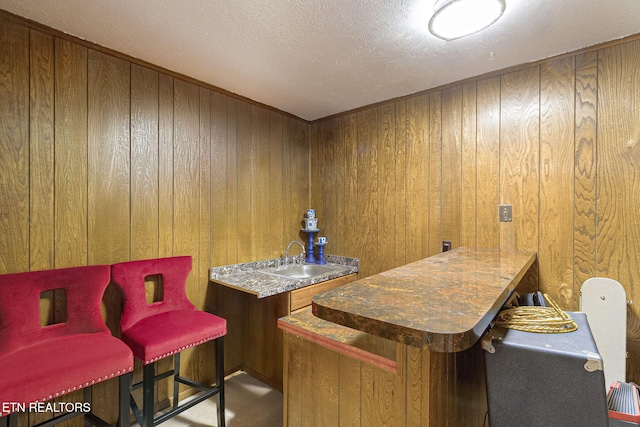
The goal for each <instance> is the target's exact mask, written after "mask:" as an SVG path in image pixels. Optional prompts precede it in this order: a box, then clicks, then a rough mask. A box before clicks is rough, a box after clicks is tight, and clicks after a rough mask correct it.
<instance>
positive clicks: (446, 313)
mask: <svg viewBox="0 0 640 427" xmlns="http://www.w3.org/2000/svg"><path fill="white" fill-rule="evenodd" d="M535 258H536V254H535V252H524V251H521V252H513V253H506V252H503V251H500V250H498V249H471V248H458V249H455V250H452V251H448V252H444V253H441V254H438V255H435V256H432V257H429V258H425V259H423V260H420V261H417V262H414V263H411V264H407V265H405V266H402V267H398V268H395V269H392V270H389V271H385V272H383V273H379V274H376V275H373V276H369V277H366V278H364V279H360V280H357V281H355V282H351V283H348V284H346V285H343V286H340V287H339V288H335V289H331V290H328V291H325V292H322V293H320V294H318V295H316V296H314V297H313V302H312V310H313V314H314V315H316V316H318V317H319V318H321V319H324V320H328V321H330V322H333V323H337V324H339V325H343V326H347V327H349V328H353V329H356V330H359V331H363V332H367V333H369V334H372V335H376V336H379V337H382V338H386V339H389V340H392V341H396V342H400V343H403V344H408V345H411V346H415V347H426V348H429V349H430V350H432V351H440V352H457V351H463V350H466V349H468V348H470V347H471V346H472V345H473V344H474V343H475V342H476V341H477V340H478V338H479V337H480V336H481V335H482V333H483V332H484V331H485V329H486V328H487V326H489V323H490V322H491V321H492V320H493V318H494V317H495V315H496V314H497V313H498V310H499V309H500V307H501V306H502V305H503V304H504V303H505V302H506V301H507V299H508V298H509V296H510V295H511V293H512V292H513V290H514V289H515V287H516V285H517V284H518V283H519V281H520V280H521V279H522V277H523V276H524V274H525V273H526V272H527V270H528V269H529V267H530V266H531V265H532V264H533V262H534V261H535Z"/></svg>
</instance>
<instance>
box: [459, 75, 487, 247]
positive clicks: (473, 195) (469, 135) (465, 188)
mask: <svg viewBox="0 0 640 427" xmlns="http://www.w3.org/2000/svg"><path fill="white" fill-rule="evenodd" d="M476 99H477V92H476V83H475V82H474V83H469V84H466V85H464V86H463V87H462V135H461V137H462V141H461V144H462V148H461V151H462V153H461V167H462V183H461V186H462V188H461V197H460V199H461V200H460V203H461V206H460V216H461V218H460V221H461V227H460V232H461V237H460V239H461V240H460V245H461V246H469V247H475V246H476V242H477V239H476V233H477V232H476V227H477V222H476V218H477V216H478V213H477V203H478V200H477V193H478V187H479V186H478V181H477V178H478V172H477V169H478V167H477V159H478V150H477V148H476V145H477V135H476V117H477V112H476ZM483 184H484V183H482V184H481V185H483Z"/></svg>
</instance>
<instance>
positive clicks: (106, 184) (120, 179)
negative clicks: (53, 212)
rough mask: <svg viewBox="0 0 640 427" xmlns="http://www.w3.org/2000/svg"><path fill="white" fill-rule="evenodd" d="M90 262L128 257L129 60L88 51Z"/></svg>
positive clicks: (125, 259)
mask: <svg viewBox="0 0 640 427" xmlns="http://www.w3.org/2000/svg"><path fill="white" fill-rule="evenodd" d="M88 61H89V62H88V64H89V72H88V76H89V77H88V79H89V81H88V87H89V93H88V100H89V101H88V117H87V122H88V135H89V140H88V153H89V158H88V172H89V174H88V195H89V196H88V219H89V222H88V235H89V259H88V260H89V263H90V264H99V263H115V262H120V261H127V260H129V259H130V219H129V218H130V197H129V191H130V188H129V185H130V155H131V153H130V136H129V120H130V114H129V109H130V87H129V63H128V62H126V61H124V60H121V59H117V58H115V57H112V56H108V55H105V54H103V53H100V52H97V51H94V50H90V51H89V58H88Z"/></svg>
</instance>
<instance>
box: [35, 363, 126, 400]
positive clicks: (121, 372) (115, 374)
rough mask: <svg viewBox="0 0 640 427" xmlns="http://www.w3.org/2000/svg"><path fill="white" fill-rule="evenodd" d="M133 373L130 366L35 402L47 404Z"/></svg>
mask: <svg viewBox="0 0 640 427" xmlns="http://www.w3.org/2000/svg"><path fill="white" fill-rule="evenodd" d="M131 371H133V366H129V367H128V368H124V369H122V370H119V371H117V372H112V373H111V375H105V376H104V377H98V378H97V379H93V380H91V382H89V381H87V382H86V383H84V385H82V384H80V385H78V386H74V387H73V388H71V387H70V388H68V389H66V390H62V391H59V392H57V393H56V394H55V396H54V395H53V394H50V395H49V397H43V398H42V399H40V400H35V401H34V402H46V401H47V400H51V399H53V398H55V397H60V396H62V395H65V394H66V393H71V392H73V391H76V390H81V389H83V388H85V387H89V386H92V385H94V384H95V383H99V382H101V381H104V380H108V379H109V378H114V377H117V376H120V375H121V374H125V373H127V372H131Z"/></svg>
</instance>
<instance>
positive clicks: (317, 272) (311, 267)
mask: <svg viewBox="0 0 640 427" xmlns="http://www.w3.org/2000/svg"><path fill="white" fill-rule="evenodd" d="M337 270H339V268H336V267H333V266H330V265H318V264H302V265H292V266H289V267H286V268H284V267H281V268H279V269H275V268H273V267H272V268H267V269H264V270H258V271H260V272H261V273H266V274H271V275H274V276H282V277H289V278H292V279H309V278H311V277H315V276H321V275H323V274H326V273H330V272H332V271H337Z"/></svg>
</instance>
